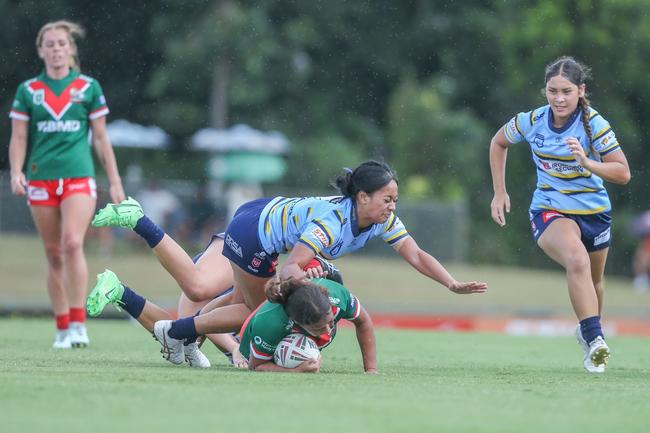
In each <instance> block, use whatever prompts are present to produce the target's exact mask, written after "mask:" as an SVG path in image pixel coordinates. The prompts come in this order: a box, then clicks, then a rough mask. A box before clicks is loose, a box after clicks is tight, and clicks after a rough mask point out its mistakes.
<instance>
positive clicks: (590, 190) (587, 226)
mask: <svg viewBox="0 0 650 433" xmlns="http://www.w3.org/2000/svg"><path fill="white" fill-rule="evenodd" d="M588 75H589V71H588V69H587V68H586V67H585V66H583V65H581V64H580V63H578V62H577V61H575V60H574V59H573V58H571V57H561V58H559V59H557V60H555V61H554V62H553V63H551V64H550V65H548V66H547V68H546V72H545V83H546V88H545V94H546V98H547V100H548V105H545V106H543V107H540V108H537V109H535V110H532V111H529V112H526V113H519V114H517V115H516V116H515V117H513V118H512V119H511V120H510V121H509V122H508V123H506V124H505V125H504V126H503V127H502V128H501V129H499V131H498V132H497V133H496V135H495V136H494V137H493V138H492V142H491V144H490V168H491V170H492V182H493V186H494V198H493V200H492V219H494V221H495V222H496V223H497V224H499V225H500V226H505V225H506V220H505V212H510V197H509V196H508V193H507V192H506V185H505V169H506V158H507V155H508V148H509V147H510V146H511V145H512V144H515V143H519V142H521V141H527V142H528V143H529V145H530V149H531V151H532V158H533V163H534V164H535V168H536V170H537V188H536V189H535V192H534V193H533V200H532V203H531V205H530V221H531V226H532V231H533V237H534V239H535V241H536V242H537V244H538V245H539V246H540V248H542V250H544V252H545V253H546V254H547V255H548V256H549V257H550V258H552V259H553V260H555V261H556V262H558V263H559V264H560V265H562V267H564V268H565V270H566V275H567V280H568V286H569V296H570V298H571V303H572V305H573V309H574V311H575V313H576V316H577V317H578V320H579V321H580V325H579V326H578V327H577V328H576V337H577V338H578V341H579V342H580V344H581V345H582V348H583V350H584V361H583V365H584V367H585V368H586V369H587V371H589V372H592V373H602V372H604V371H605V366H606V364H607V361H608V358H609V354H610V353H609V348H608V346H607V344H606V343H605V339H604V335H603V331H602V329H601V325H600V315H601V314H602V309H603V297H604V283H603V275H604V272H605V262H606V260H607V253H608V251H609V246H610V244H611V232H610V230H611V217H610V211H611V203H610V201H609V196H608V195H607V191H606V190H605V187H604V181H605V180H606V181H609V182H614V183H618V184H626V183H628V182H629V180H630V169H629V167H628V163H627V160H626V158H625V155H624V153H623V151H622V149H621V146H620V145H619V143H618V140H617V139H616V135H615V134H614V132H613V131H612V128H611V127H610V126H609V122H607V120H605V119H604V118H603V117H602V116H601V115H600V114H598V112H597V111H596V110H594V109H593V108H591V107H590V106H589V101H588V100H587V98H586V96H585V95H586V85H585V80H586V79H587V78H588Z"/></svg>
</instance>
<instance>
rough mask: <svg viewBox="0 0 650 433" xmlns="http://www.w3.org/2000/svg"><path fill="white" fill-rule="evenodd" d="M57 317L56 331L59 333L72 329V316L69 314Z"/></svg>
mask: <svg viewBox="0 0 650 433" xmlns="http://www.w3.org/2000/svg"><path fill="white" fill-rule="evenodd" d="M55 317H56V329H58V330H59V331H65V330H66V329H68V328H69V327H70V315H69V314H61V315H58V316H55Z"/></svg>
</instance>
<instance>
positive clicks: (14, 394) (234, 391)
mask: <svg viewBox="0 0 650 433" xmlns="http://www.w3.org/2000/svg"><path fill="white" fill-rule="evenodd" d="M0 326H1V327H2V329H3V333H2V336H0V343H1V344H2V347H3V350H2V351H1V352H0V403H1V404H2V408H3V410H2V411H0V425H2V431H3V432H5V433H18V432H20V433H22V432H28V431H29V432H31V431H47V432H52V433H58V432H65V433H76V432H86V431H89V430H91V431H93V432H96V433H103V432H111V433H112V432H115V431H120V432H123V433H131V432H142V431H156V432H159V433H166V432H177V431H187V430H189V431H206V430H209V431H212V432H229V433H237V432H269V433H271V432H278V433H287V432H313V433H316V432H331V431H332V430H337V431H341V432H355V433H365V432H373V433H382V432H395V433H398V432H425V431H440V432H472V433H478V432H498V433H505V432H514V433H519V432H548V431H558V432H560V431H561V432H578V431H589V432H611V431H621V432H626V433H636V432H639V433H640V432H645V431H647V414H648V411H649V410H650V402H649V401H648V398H647V389H648V379H647V378H648V367H647V363H648V359H649V357H650V349H649V347H648V345H647V344H646V343H645V342H644V341H643V340H642V339H641V338H638V337H637V338H632V337H617V338H611V339H610V340H609V341H610V344H611V345H612V347H613V349H614V355H613V357H612V362H611V364H612V365H611V368H610V369H609V371H608V372H607V373H606V374H604V375H601V376H594V375H589V374H588V373H586V372H584V371H583V370H582V367H581V365H580V364H581V363H580V361H581V359H580V358H581V353H580V348H579V347H578V345H577V344H576V343H575V341H574V340H573V338H571V337H553V338H551V337H530V338H523V337H511V336H505V335H494V334H470V333H463V334H458V333H430V332H414V331H395V330H385V329H384V330H380V331H379V332H378V355H379V363H380V369H381V374H380V375H377V376H369V375H364V374H363V373H362V372H361V368H360V362H361V360H360V355H359V350H358V347H357V345H356V342H355V337H354V333H353V332H351V330H348V329H342V330H341V331H340V332H339V333H338V335H337V337H336V340H335V341H334V342H333V344H332V345H331V347H328V348H327V349H325V351H324V352H323V369H322V371H321V373H319V374H293V375H292V374H273V373H267V374H264V373H252V372H248V371H238V370H235V369H233V368H232V367H229V366H227V365H226V361H225V357H223V356H222V355H220V354H219V353H217V352H216V350H215V349H213V348H211V347H206V349H205V350H206V353H207V355H208V356H209V358H210V359H211V361H212V362H213V368H211V369H209V370H205V371H197V370H194V369H191V368H189V367H187V366H180V367H176V366H173V365H171V364H169V363H167V362H165V361H163V360H162V359H161V358H160V354H159V353H158V349H159V345H158V343H156V342H155V341H154V340H153V339H152V338H151V337H150V336H149V335H148V334H147V333H146V332H144V331H142V329H141V328H139V326H138V325H135V324H133V323H129V322H128V321H126V320H124V321H119V322H118V321H106V320H104V321H94V322H91V323H90V325H89V326H90V332H91V338H92V342H91V346H90V347H89V348H88V349H84V350H71V351H59V352H56V351H54V350H52V349H50V348H49V344H50V337H51V336H52V334H53V331H52V329H51V328H52V326H51V324H50V323H49V321H48V322H46V321H43V320H39V321H37V320H20V319H14V320H7V319H3V320H1V321H0Z"/></svg>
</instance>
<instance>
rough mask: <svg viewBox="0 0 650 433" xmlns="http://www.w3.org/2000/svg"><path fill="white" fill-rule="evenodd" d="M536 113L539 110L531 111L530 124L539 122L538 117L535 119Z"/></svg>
mask: <svg viewBox="0 0 650 433" xmlns="http://www.w3.org/2000/svg"><path fill="white" fill-rule="evenodd" d="M535 113H537V110H533V111H532V112H531V113H530V124H531V125H534V124H535V122H537V119H535Z"/></svg>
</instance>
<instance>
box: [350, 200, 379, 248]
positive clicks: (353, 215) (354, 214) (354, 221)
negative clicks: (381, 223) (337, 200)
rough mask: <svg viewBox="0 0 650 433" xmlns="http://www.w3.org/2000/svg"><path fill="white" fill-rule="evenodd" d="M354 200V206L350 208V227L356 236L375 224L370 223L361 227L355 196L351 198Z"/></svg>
mask: <svg viewBox="0 0 650 433" xmlns="http://www.w3.org/2000/svg"><path fill="white" fill-rule="evenodd" d="M350 200H351V201H352V206H351V208H350V229H351V230H352V235H353V236H354V237H355V238H356V237H357V236H359V235H360V234H361V233H363V232H367V231H368V230H370V229H371V228H372V226H373V225H374V224H371V225H369V226H368V227H364V228H362V229H361V228H359V212H358V210H357V201H356V200H355V199H354V198H350Z"/></svg>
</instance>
